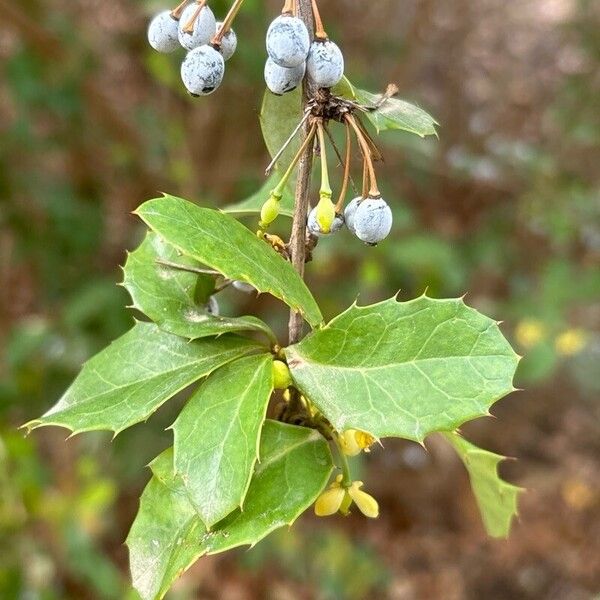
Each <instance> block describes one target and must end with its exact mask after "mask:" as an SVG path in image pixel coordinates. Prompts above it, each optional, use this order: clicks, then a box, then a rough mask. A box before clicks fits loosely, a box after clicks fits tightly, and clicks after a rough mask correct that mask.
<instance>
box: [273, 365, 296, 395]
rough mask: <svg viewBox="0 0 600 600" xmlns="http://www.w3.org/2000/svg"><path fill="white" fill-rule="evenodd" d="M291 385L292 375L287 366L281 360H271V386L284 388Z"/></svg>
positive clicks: (279, 388) (278, 388) (277, 388)
mask: <svg viewBox="0 0 600 600" xmlns="http://www.w3.org/2000/svg"><path fill="white" fill-rule="evenodd" d="M291 385H292V376H291V374H290V370H289V369H288V366H287V365H286V364H285V363H284V362H283V361H281V360H274V361H273V387H274V388H275V389H276V390H285V389H287V388H289V387H290V386H291Z"/></svg>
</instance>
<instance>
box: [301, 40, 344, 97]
mask: <svg viewBox="0 0 600 600" xmlns="http://www.w3.org/2000/svg"><path fill="white" fill-rule="evenodd" d="M306 70H307V72H308V75H309V77H310V78H311V79H312V80H313V81H314V82H315V84H316V85H317V86H318V87H323V88H330V87H333V86H334V85H336V84H337V83H339V82H340V80H341V79H342V77H343V76H344V56H343V55H342V51H341V50H340V49H339V47H338V46H337V44H334V43H333V42H332V41H331V40H315V41H314V42H313V43H312V44H311V46H310V52H309V54H308V59H307V60H306Z"/></svg>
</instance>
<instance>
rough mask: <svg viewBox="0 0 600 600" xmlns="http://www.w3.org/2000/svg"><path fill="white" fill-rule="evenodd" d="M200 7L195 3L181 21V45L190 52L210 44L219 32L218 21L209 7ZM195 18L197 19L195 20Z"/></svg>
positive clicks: (182, 14) (179, 30) (186, 11)
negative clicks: (190, 26)
mask: <svg viewBox="0 0 600 600" xmlns="http://www.w3.org/2000/svg"><path fill="white" fill-rule="evenodd" d="M199 8H200V6H199V5H198V3H196V2H194V3H193V4H190V5H189V6H188V7H187V8H186V9H185V10H184V11H183V13H181V18H180V19H179V28H178V36H179V43H180V44H181V45H182V46H183V47H184V48H187V49H188V50H193V49H194V48H198V47H199V46H204V45H205V44H208V43H209V42H210V40H211V39H212V37H213V36H214V35H215V33H216V31H217V21H216V19H215V15H214V14H213V12H212V10H210V8H209V7H208V6H202V9H201V10H200V12H198V9H199ZM194 17H195V19H194ZM192 19H194V22H193V26H192V28H191V31H188V25H189V23H190V21H191V20H192Z"/></svg>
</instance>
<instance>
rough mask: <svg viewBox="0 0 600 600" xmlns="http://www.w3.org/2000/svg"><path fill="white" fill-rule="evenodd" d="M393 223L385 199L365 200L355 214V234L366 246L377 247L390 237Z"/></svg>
mask: <svg viewBox="0 0 600 600" xmlns="http://www.w3.org/2000/svg"><path fill="white" fill-rule="evenodd" d="M392 222H393V217H392V211H391V209H390V207H389V206H388V205H387V202H386V201H385V200H384V199H383V198H381V197H378V198H365V199H364V200H363V201H362V202H361V203H360V204H359V205H358V208H357V209H356V212H355V213H354V219H353V227H354V234H355V235H356V237H357V238H358V239H359V240H362V241H363V242H365V244H369V245H371V246H375V245H376V244H378V243H379V242H381V241H382V240H383V239H385V238H386V237H387V236H388V235H389V233H390V231H391V229H392Z"/></svg>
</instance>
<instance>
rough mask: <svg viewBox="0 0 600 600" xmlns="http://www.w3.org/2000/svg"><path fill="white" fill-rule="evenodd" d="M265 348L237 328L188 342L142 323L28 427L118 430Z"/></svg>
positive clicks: (85, 368)
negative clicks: (191, 385)
mask: <svg viewBox="0 0 600 600" xmlns="http://www.w3.org/2000/svg"><path fill="white" fill-rule="evenodd" d="M260 349H263V350H264V346H260V345H259V344H256V343H255V342H252V341H251V340H247V339H245V338H242V337H238V336H235V335H231V334H226V335H223V336H221V337H219V338H218V339H204V340H198V341H195V342H188V341H186V340H185V339H183V338H181V337H178V336H175V335H172V334H170V333H166V332H165V331H162V330H161V329H159V328H158V327H157V326H156V325H154V324H152V323H136V324H135V326H134V327H133V328H132V329H130V330H129V331H128V332H127V333H126V334H125V335H123V336H121V337H120V338H118V339H117V340H115V341H114V342H113V343H112V344H111V345H110V346H108V347H107V348H105V349H104V350H102V352H100V353H99V354H97V355H96V356H94V357H93V358H92V359H90V360H89V361H88V362H87V363H86V364H85V365H84V366H83V369H82V370H81V373H80V374H79V376H78V377H77V378H76V379H75V381H74V382H73V384H72V385H71V387H70V388H69V389H68V390H67V391H66V392H65V394H64V395H63V397H62V398H61V399H60V400H59V401H58V402H57V404H55V405H54V406H53V407H52V408H51V409H50V410H49V411H48V412H47V413H46V414H44V415H43V416H42V417H40V418H39V419H35V420H34V421H31V422H30V423H27V425H26V427H29V428H30V429H34V428H36V427H40V426H42V425H58V426H61V427H66V428H68V429H70V430H72V431H73V432H74V433H81V432H83V431H93V430H109V431H114V432H116V433H118V432H120V431H122V430H123V429H126V428H127V427H130V426H131V425H134V424H135V423H139V422H140V421H144V420H145V419H147V418H148V417H149V416H150V415H151V414H152V413H153V412H154V411H155V410H156V409H157V408H158V407H159V406H161V405H162V404H163V403H164V402H166V401H167V400H168V399H169V398H171V397H172V396H174V395H175V394H176V393H177V392H179V391H181V390H182V389H184V388H185V387H187V386H188V385H190V384H191V383H193V382H194V381H197V380H198V379H200V378H202V377H205V376H206V375H208V374H209V373H211V372H212V371H214V370H215V369H217V368H218V367H220V366H222V365H224V364H226V363H228V362H229V361H231V360H234V359H236V358H239V357H241V356H244V355H246V354H248V353H252V352H256V351H257V350H260Z"/></svg>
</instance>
